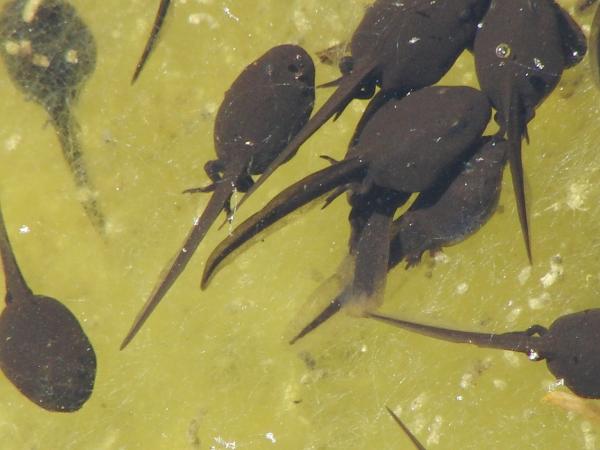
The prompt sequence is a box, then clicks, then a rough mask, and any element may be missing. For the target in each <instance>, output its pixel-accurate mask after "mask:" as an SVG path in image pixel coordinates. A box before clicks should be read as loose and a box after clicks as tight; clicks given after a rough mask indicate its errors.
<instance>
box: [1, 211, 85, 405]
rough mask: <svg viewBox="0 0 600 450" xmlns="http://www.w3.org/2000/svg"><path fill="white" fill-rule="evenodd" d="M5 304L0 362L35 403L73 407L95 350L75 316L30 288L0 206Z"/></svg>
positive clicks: (82, 393)
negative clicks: (16, 256) (9, 237)
mask: <svg viewBox="0 0 600 450" xmlns="http://www.w3.org/2000/svg"><path fill="white" fill-rule="evenodd" d="M0 256H1V257H2V265H3V269H4V276H5V279H6V297H5V301H6V306H5V307H4V310H3V311H2V313H1V314H0V368H1V369H2V372H4V374H5V375H6V377H7V378H8V379H9V380H10V382H11V383H12V384H13V385H14V386H15V387H16V388H17V389H18V390H19V391H21V393H22V394H23V395H24V396H25V397H27V398H28V399H29V400H31V401H32V402H33V403H35V404H36V405H38V406H40V407H42V408H44V409H47V410H49V411H56V412H73V411H77V410H78V409H80V408H81V407H82V406H83V404H84V403H85V402H86V401H87V400H88V399H89V397H90V395H91V394H92V390H93V388H94V381H95V378H96V355H95V353H94V349H93V347H92V344H91V343H90V341H89V339H88V337H87V336H86V334H85V332H84V331H83V329H82V328H81V325H80V324H79V322H78V321H77V318H76V317H75V316H74V315H73V313H71V311H69V309H67V308H66V307H65V306H64V305H63V304H62V303H60V302H59V301H58V300H56V299H54V298H51V297H46V296H44V295H36V294H34V293H33V292H32V291H31V289H30V288H29V286H28V285H27V282H26V281H25V279H24V277H23V275H22V274H21V271H20V269H19V266H18V264H17V260H16V258H15V256H14V253H13V250H12V247H11V245H10V242H9V240H8V234H7V231H6V226H5V224H4V218H3V217H2V211H1V209H0Z"/></svg>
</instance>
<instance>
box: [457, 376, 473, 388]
mask: <svg viewBox="0 0 600 450" xmlns="http://www.w3.org/2000/svg"><path fill="white" fill-rule="evenodd" d="M472 385H473V374H472V373H465V374H463V376H462V377H461V378H460V387H461V388H463V389H468V388H470V387H471V386H472Z"/></svg>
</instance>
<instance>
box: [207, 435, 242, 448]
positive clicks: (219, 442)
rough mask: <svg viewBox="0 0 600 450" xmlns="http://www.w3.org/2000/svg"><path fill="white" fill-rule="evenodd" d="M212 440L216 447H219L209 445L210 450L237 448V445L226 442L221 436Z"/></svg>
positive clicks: (233, 442) (232, 442)
mask: <svg viewBox="0 0 600 450" xmlns="http://www.w3.org/2000/svg"><path fill="white" fill-rule="evenodd" d="M213 440H214V441H215V442H216V443H217V445H218V446H219V447H215V446H214V445H211V447H210V448H211V450H217V448H224V449H228V450H235V449H236V447H237V444H236V442H235V441H226V440H225V439H223V438H222V437H221V436H217V437H216V438H213Z"/></svg>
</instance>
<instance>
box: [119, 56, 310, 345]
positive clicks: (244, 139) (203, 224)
mask: <svg viewBox="0 0 600 450" xmlns="http://www.w3.org/2000/svg"><path fill="white" fill-rule="evenodd" d="M314 82H315V70H314V65H313V62H312V59H311V58H310V56H309V55H308V54H307V53H306V52H305V51H304V50H303V49H302V48H301V47H298V46H295V45H279V46H277V47H274V48H272V49H270V50H269V51H267V52H266V53H265V54H264V55H262V56H261V57H260V58H259V59H257V60H256V61H254V62H253V63H252V64H250V65H249V66H248V67H246V69H245V70H244V71H243V72H242V73H241V74H240V75H239V76H238V78H237V79H236V80H235V81H234V82H233V84H232V85H231V87H230V88H229V90H228V91H227V92H226V93H225V99H224V100H223V103H221V106H220V107H219V111H218V113H217V117H216V119H215V131H214V145H215V150H216V153H217V159H216V160H213V161H209V162H208V163H207V164H206V165H205V171H206V173H207V174H208V176H209V178H210V179H211V181H212V182H213V183H212V184H211V185H209V186H207V187H205V188H200V189H191V190H188V192H212V195H211V198H210V200H209V202H208V205H207V206H206V208H205V209H204V211H203V212H202V214H201V215H200V217H198V218H197V219H196V221H195V222H194V225H193V226H192V228H191V230H190V231H189V233H188V235H187V238H186V239H185V241H184V243H183V245H182V246H181V249H180V250H179V252H178V253H177V255H176V256H175V258H174V259H173V260H172V261H171V263H169V265H168V266H167V268H166V270H165V272H164V273H163V274H162V275H161V277H160V279H159V281H158V283H157V284H156V287H155V288H154V290H153V292H152V293H151V294H150V297H149V298H148V300H147V301H146V303H145V304H144V306H143V307H142V309H141V311H140V312H139V313H138V315H137V317H136V318H135V320H134V322H133V325H132V326H131V328H130V329H129V332H128V333H127V335H126V336H125V338H124V339H123V342H122V344H121V349H123V348H125V347H126V346H127V344H128V343H129V342H130V341H131V340H132V339H133V337H134V336H135V335H136V334H137V332H138V331H139V330H140V328H141V327H142V326H143V324H144V322H145V321H146V320H147V319H148V317H149V316H150V314H152V312H153V311H154V309H155V308H156V307H157V306H158V304H159V303H160V301H161V300H162V299H163V298H164V296H165V295H166V294H167V292H168V291H169V289H170V288H171V286H172V285H173V284H174V283H175V281H176V280H177V278H179V276H180V275H181V273H182V272H183V270H184V269H185V267H186V266H187V264H188V263H189V261H190V259H191V258H192V256H193V254H194V252H195V251H196V249H197V248H198V246H199V245H200V243H201V242H202V240H203V239H204V236H205V235H206V233H207V232H208V230H209V228H210V227H211V226H212V224H213V223H214V221H215V220H216V219H217V217H218V216H219V214H220V213H221V211H225V212H226V213H227V214H228V213H229V212H230V207H229V201H230V198H231V196H232V194H233V193H234V192H235V191H236V190H237V191H245V190H246V189H248V187H249V186H251V185H252V182H253V181H252V175H257V174H260V173H262V171H263V170H264V169H265V168H266V167H267V166H268V165H269V163H270V162H271V161H272V160H273V159H274V158H275V157H276V156H277V155H278V154H279V152H280V151H281V150H282V149H283V148H284V147H285V146H286V144H287V143H288V142H289V140H290V139H291V138H292V137H293V136H294V135H295V134H296V133H297V132H298V131H299V130H300V129H301V128H302V127H303V126H304V124H305V123H306V122H307V121H308V118H309V117H310V114H311V112H312V108H313V103H314Z"/></svg>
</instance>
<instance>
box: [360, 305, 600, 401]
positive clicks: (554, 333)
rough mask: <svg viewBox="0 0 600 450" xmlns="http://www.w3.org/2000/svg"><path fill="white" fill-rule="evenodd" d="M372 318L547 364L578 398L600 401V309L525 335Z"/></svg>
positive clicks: (567, 317)
mask: <svg viewBox="0 0 600 450" xmlns="http://www.w3.org/2000/svg"><path fill="white" fill-rule="evenodd" d="M368 316H369V317H371V318H373V319H377V320H380V321H382V322H386V323H388V324H390V325H394V326H396V327H399V328H403V329H406V330H409V331H413V332H415V333H418V334H422V335H425V336H429V337H433V338H436V339H441V340H444V341H449V342H455V343H461V344H473V345H477V346H478V347H484V348H495V349H501V350H509V351H513V352H519V353H525V354H526V355H527V356H528V357H529V359H530V360H532V361H541V360H544V359H545V360H546V364H547V366H548V370H550V372H551V373H552V375H554V376H555V377H556V378H559V379H564V382H565V385H566V386H567V387H568V388H569V389H571V390H572V391H573V392H574V393H575V394H577V395H579V396H580V397H585V398H600V351H599V350H598V343H599V342H600V309H588V310H585V311H580V312H577V313H573V314H567V315H564V316H561V317H559V318H558V319H556V320H555V321H554V322H553V323H552V325H550V328H548V329H546V328H544V327H542V326H540V325H533V326H532V327H530V328H529V329H527V330H525V331H515V332H510V333H501V334H494V333H478V332H470V331H459V330H453V329H449V328H438V327H434V326H431V325H423V324H418V323H414V322H409V321H405V320H401V319H395V318H393V317H388V316H384V315H382V314H376V313H370V314H368Z"/></svg>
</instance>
